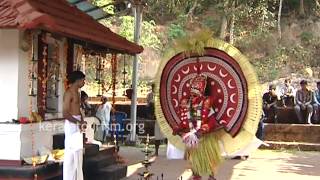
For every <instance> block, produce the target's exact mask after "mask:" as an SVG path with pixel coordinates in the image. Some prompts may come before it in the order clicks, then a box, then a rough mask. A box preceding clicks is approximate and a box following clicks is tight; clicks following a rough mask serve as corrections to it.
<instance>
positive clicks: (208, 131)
mask: <svg viewBox="0 0 320 180" xmlns="http://www.w3.org/2000/svg"><path fill="white" fill-rule="evenodd" d="M166 56H167V58H165V60H164V61H162V63H161V65H160V68H159V72H158V74H157V84H156V85H157V86H158V87H157V88H156V89H159V91H158V92H156V99H155V105H156V117H157V121H158V123H159V125H160V127H161V131H162V132H163V134H164V135H166V136H167V138H168V139H169V141H170V142H171V143H172V144H173V145H175V146H176V147H178V148H179V149H185V151H186V153H187V155H186V156H187V159H188V160H189V161H190V163H191V166H192V172H193V179H201V176H204V175H209V179H215V177H214V175H215V173H216V172H217V168H218V167H219V165H220V164H221V162H222V159H223V158H222V154H226V155H231V154H234V153H236V152H239V151H241V150H242V149H244V148H245V147H246V146H248V144H250V143H251V142H252V141H253V140H255V133H256V131H257V127H258V123H259V119H260V117H261V111H262V110H261V109H262V107H261V106H262V103H261V97H260V96H261V90H260V85H259V82H258V79H257V77H256V74H255V72H254V70H253V68H252V66H251V65H250V63H249V61H248V60H247V58H246V57H245V56H244V55H242V54H241V53H240V51H239V50H237V49H236V48H235V47H233V46H232V45H230V44H228V43H226V42H223V41H221V40H216V39H213V38H212V33H211V32H209V31H206V30H204V31H200V32H197V33H195V34H193V35H190V36H188V37H185V38H184V39H181V40H178V41H176V42H175V44H174V45H173V47H172V48H170V50H169V52H168V53H167V55H166Z"/></svg>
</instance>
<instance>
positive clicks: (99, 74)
mask: <svg viewBox="0 0 320 180" xmlns="http://www.w3.org/2000/svg"><path fill="white" fill-rule="evenodd" d="M102 73H103V69H102V58H101V55H96V81H97V84H98V94H97V96H98V97H99V96H102V94H103V92H102V91H103V90H102V89H103V83H102V81H103V80H102V76H103V75H102Z"/></svg>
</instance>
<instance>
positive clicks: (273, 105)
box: [262, 84, 278, 122]
mask: <svg viewBox="0 0 320 180" xmlns="http://www.w3.org/2000/svg"><path fill="white" fill-rule="evenodd" d="M262 100H263V112H264V114H265V116H266V118H267V119H268V120H274V122H277V100H278V96H277V94H276V86H275V85H273V84H272V85H270V86H269V91H268V92H266V93H264V94H263V97H262Z"/></svg>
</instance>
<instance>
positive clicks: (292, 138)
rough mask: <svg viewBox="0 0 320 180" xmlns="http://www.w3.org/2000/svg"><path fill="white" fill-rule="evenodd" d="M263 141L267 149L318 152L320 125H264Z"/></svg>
mask: <svg viewBox="0 0 320 180" xmlns="http://www.w3.org/2000/svg"><path fill="white" fill-rule="evenodd" d="M264 127H265V128H264V141H265V142H266V143H268V144H269V145H270V147H262V148H269V149H296V150H304V151H320V125H309V124H271V123H265V126H264Z"/></svg>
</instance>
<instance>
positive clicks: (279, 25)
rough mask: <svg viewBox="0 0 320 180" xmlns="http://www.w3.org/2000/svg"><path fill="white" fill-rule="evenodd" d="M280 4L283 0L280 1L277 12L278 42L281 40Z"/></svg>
mask: <svg viewBox="0 0 320 180" xmlns="http://www.w3.org/2000/svg"><path fill="white" fill-rule="evenodd" d="M282 2H283V0H280V4H279V12H278V34H279V39H280V40H281V11H282Z"/></svg>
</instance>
